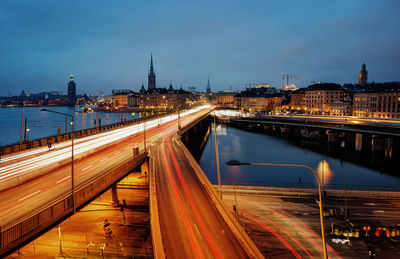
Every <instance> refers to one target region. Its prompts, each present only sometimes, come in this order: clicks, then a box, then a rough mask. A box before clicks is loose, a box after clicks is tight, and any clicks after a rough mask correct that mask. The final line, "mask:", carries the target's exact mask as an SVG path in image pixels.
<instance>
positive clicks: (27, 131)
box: [26, 128, 30, 141]
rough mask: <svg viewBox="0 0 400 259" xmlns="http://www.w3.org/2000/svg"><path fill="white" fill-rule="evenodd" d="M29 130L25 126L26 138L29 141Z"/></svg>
mask: <svg viewBox="0 0 400 259" xmlns="http://www.w3.org/2000/svg"><path fill="white" fill-rule="evenodd" d="M29 131H30V129H29V128H27V129H26V134H27V140H28V141H29Z"/></svg>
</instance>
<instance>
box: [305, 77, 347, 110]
mask: <svg viewBox="0 0 400 259" xmlns="http://www.w3.org/2000/svg"><path fill="white" fill-rule="evenodd" d="M305 92H306V96H305V101H306V105H307V112H308V113H309V114H330V110H331V103H332V102H340V101H343V88H342V87H341V86H340V85H338V84H333V83H320V84H313V85H310V86H309V87H307V89H306V91H305Z"/></svg>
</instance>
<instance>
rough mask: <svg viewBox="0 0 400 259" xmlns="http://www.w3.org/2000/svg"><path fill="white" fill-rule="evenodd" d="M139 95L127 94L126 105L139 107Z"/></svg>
mask: <svg viewBox="0 0 400 259" xmlns="http://www.w3.org/2000/svg"><path fill="white" fill-rule="evenodd" d="M139 106H140V95H138V94H135V93H130V94H128V107H139Z"/></svg>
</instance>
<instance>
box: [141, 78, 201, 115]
mask: <svg viewBox="0 0 400 259" xmlns="http://www.w3.org/2000/svg"><path fill="white" fill-rule="evenodd" d="M139 102H140V106H139V107H140V108H141V109H151V110H153V109H163V110H172V109H182V108H187V107H190V106H192V105H193V104H194V98H193V94H192V93H190V92H188V91H185V90H183V89H182V88H181V89H179V90H175V89H174V88H173V87H172V84H170V85H169V88H168V89H167V88H156V89H153V90H151V91H146V90H144V88H143V87H142V89H141V90H140V96H139Z"/></svg>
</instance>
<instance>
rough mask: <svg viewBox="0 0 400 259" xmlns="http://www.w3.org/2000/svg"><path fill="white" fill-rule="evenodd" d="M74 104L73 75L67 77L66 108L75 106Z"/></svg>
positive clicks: (74, 84)
mask: <svg viewBox="0 0 400 259" xmlns="http://www.w3.org/2000/svg"><path fill="white" fill-rule="evenodd" d="M75 103H76V83H75V81H74V75H73V74H71V75H70V76H69V83H68V106H75Z"/></svg>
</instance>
